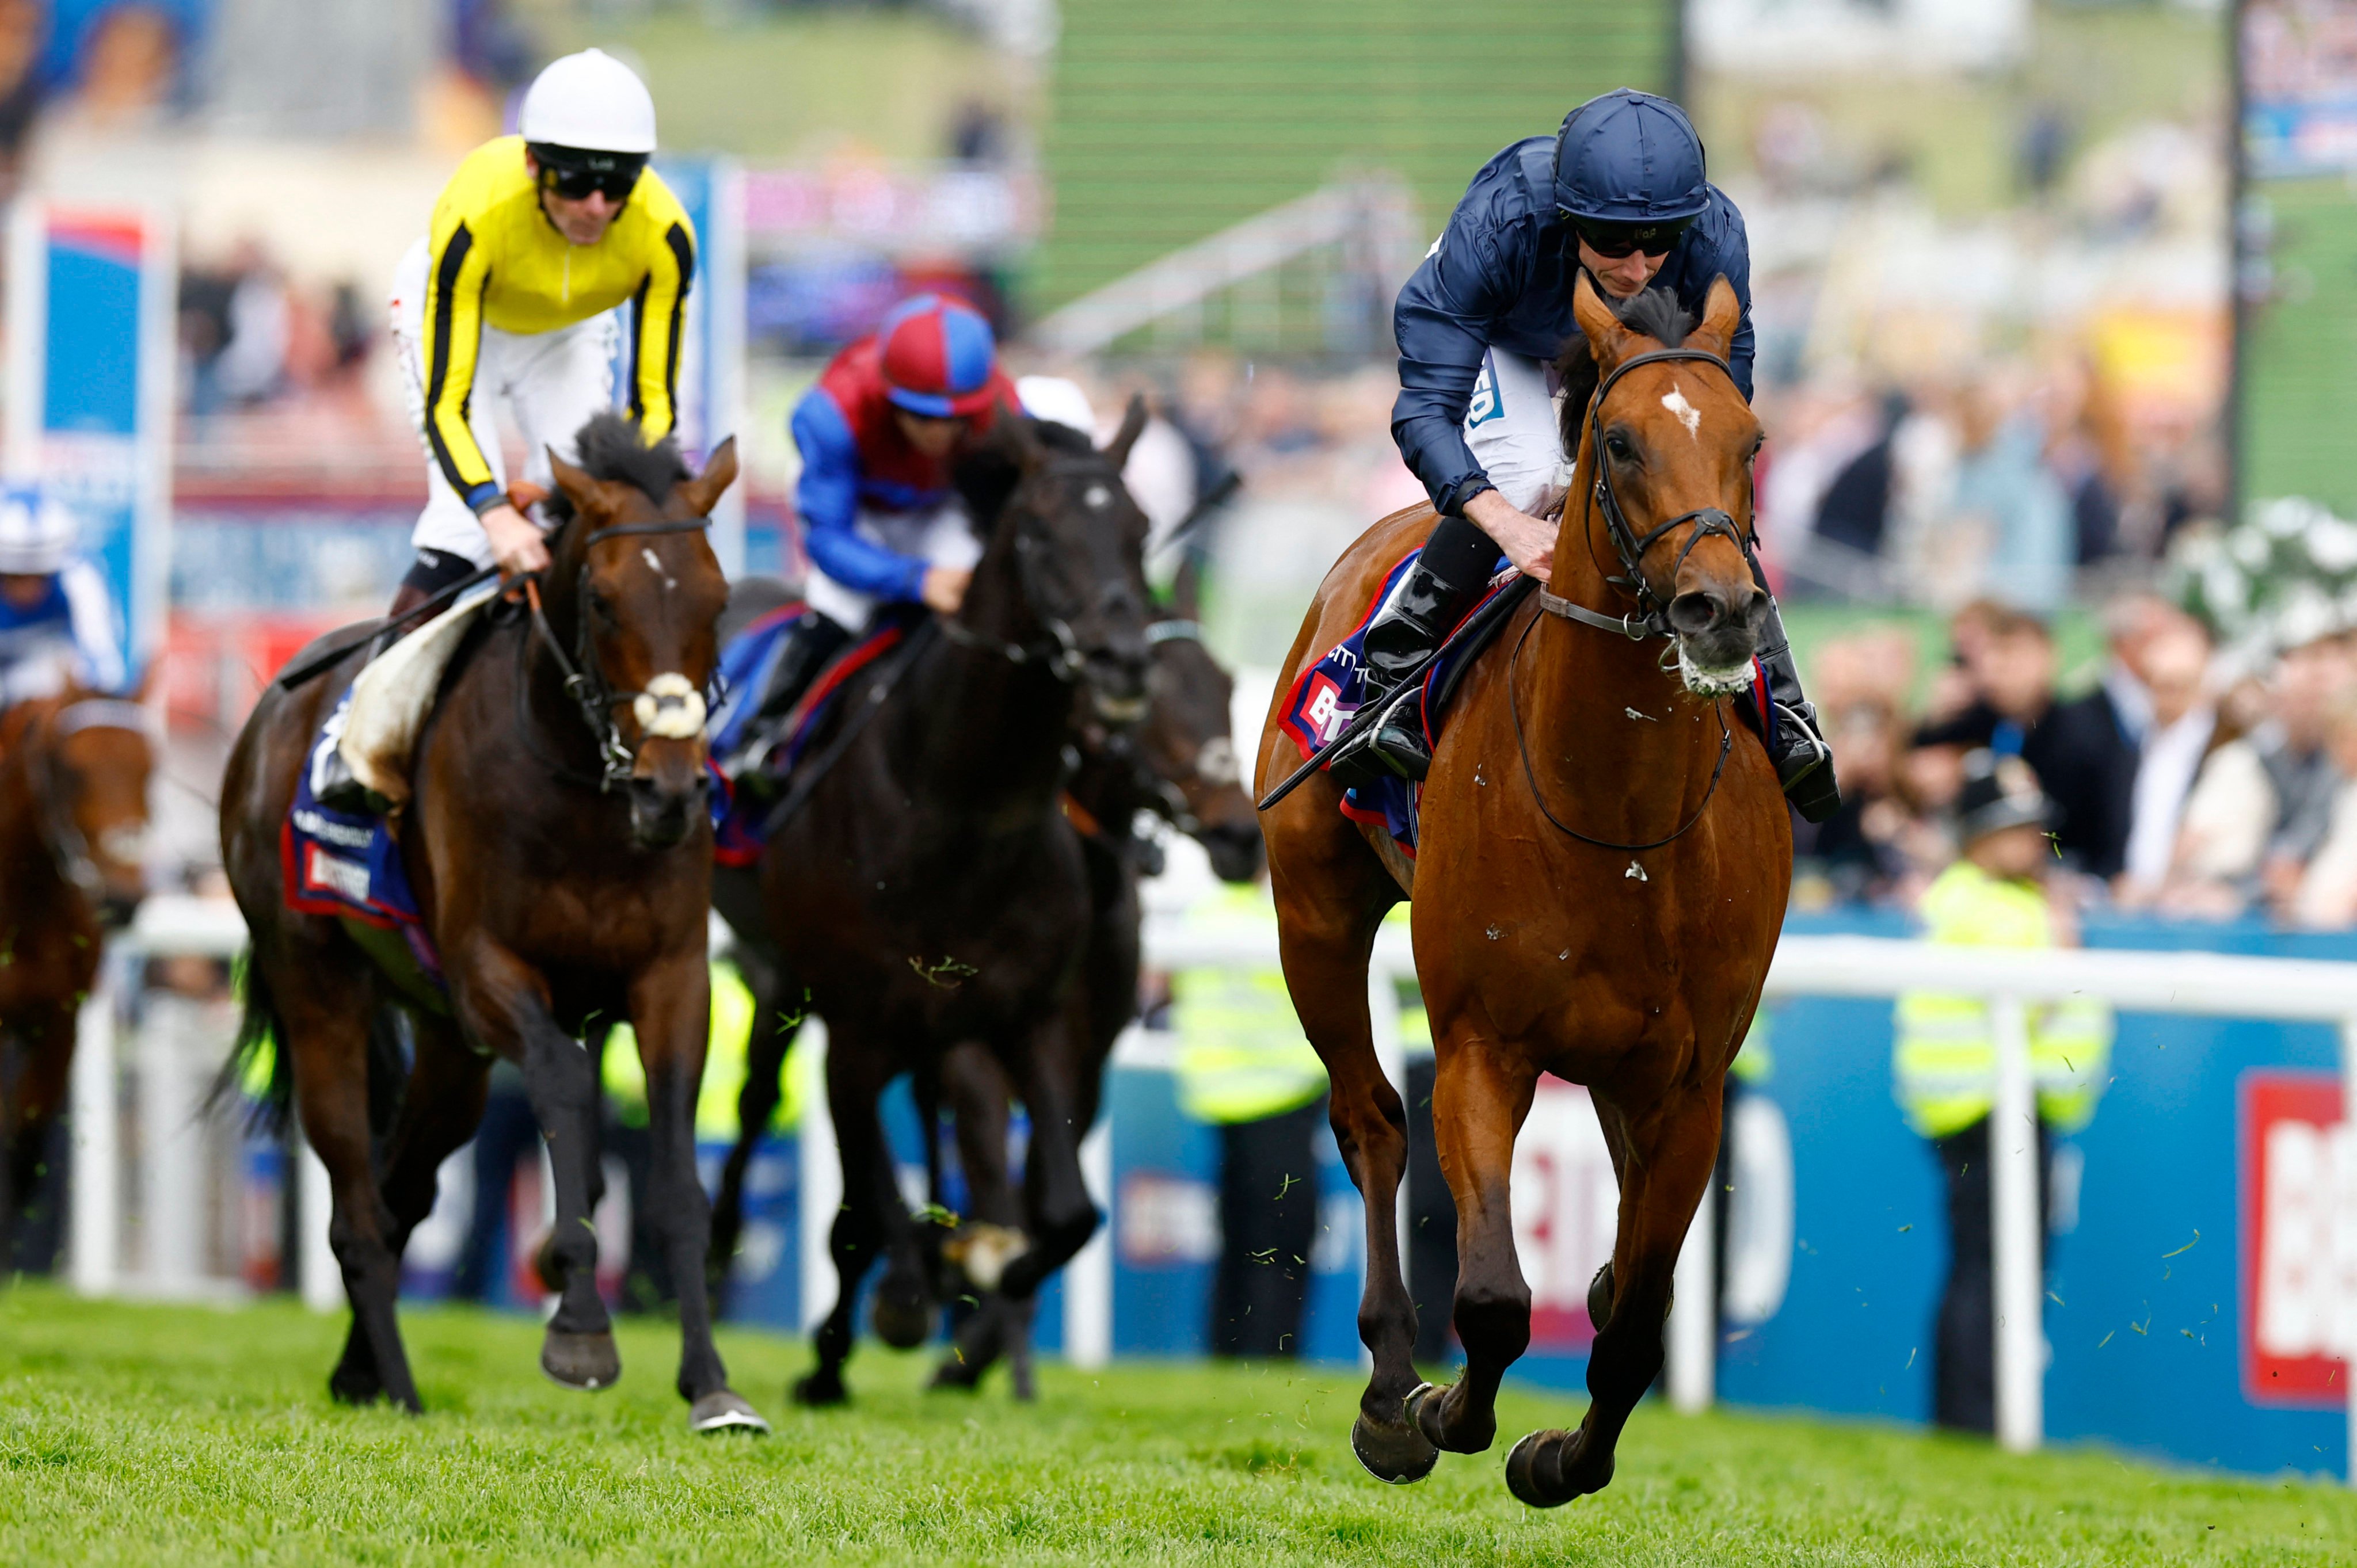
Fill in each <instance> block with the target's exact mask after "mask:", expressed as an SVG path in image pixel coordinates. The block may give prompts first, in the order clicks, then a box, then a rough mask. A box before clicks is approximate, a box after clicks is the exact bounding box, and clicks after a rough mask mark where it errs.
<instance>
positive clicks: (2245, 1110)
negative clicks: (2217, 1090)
mask: <svg viewBox="0 0 2357 1568" xmlns="http://www.w3.org/2000/svg"><path fill="white" fill-rule="evenodd" d="M2241 1101H2242V1104H2241V1118H2240V1119H2241V1128H2240V1132H2241V1140H2240V1142H2241V1156H2240V1165H2241V1187H2242V1195H2241V1196H2242V1232H2243V1246H2242V1254H2243V1255H2242V1276H2243V1314H2242V1318H2243V1331H2242V1340H2243V1347H2242V1348H2243V1383H2244V1392H2245V1393H2247V1394H2248V1396H2249V1397H2250V1399H2251V1401H2252V1402H2254V1403H2257V1404H2288V1405H2330V1406H2338V1405H2340V1404H2342V1403H2344V1402H2346V1401H2347V1399H2348V1381H2347V1380H2348V1376H2349V1363H2350V1359H2351V1358H2352V1354H2357V1127H2352V1125H2351V1124H2350V1123H2349V1122H2348V1120H2347V1119H2346V1117H2345V1115H2344V1104H2343V1101H2342V1097H2341V1080H2340V1079H2339V1078H2337V1077H2335V1076H2333V1075H2332V1074H2330V1073H2319V1072H2290V1071H2276V1070H2267V1071H2254V1072H2247V1073H2244V1075H2243V1079H2242V1094H2241Z"/></svg>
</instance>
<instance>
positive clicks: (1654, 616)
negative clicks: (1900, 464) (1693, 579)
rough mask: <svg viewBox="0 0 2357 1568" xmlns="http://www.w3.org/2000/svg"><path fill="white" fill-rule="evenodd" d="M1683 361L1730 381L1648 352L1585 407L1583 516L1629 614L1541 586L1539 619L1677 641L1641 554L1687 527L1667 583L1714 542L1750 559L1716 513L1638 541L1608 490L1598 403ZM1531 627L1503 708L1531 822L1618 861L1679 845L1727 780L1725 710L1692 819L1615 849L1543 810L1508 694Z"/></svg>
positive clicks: (1515, 656)
mask: <svg viewBox="0 0 2357 1568" xmlns="http://www.w3.org/2000/svg"><path fill="white" fill-rule="evenodd" d="M1671 360H1696V361H1699V362H1701V363H1703V364H1706V365H1716V366H1717V367H1718V369H1719V371H1721V372H1722V373H1723V374H1725V375H1726V376H1727V379H1728V380H1730V381H1732V380H1733V379H1734V376H1735V371H1734V370H1733V369H1732V368H1731V367H1730V366H1729V365H1728V364H1727V361H1726V360H1723V359H1721V358H1719V356H1717V354H1714V353H1711V352H1710V351H1708V350H1707V349H1653V350H1652V352H1650V353H1644V354H1636V355H1632V356H1631V357H1630V358H1629V359H1626V360H1621V361H1620V363H1619V364H1618V365H1615V366H1613V367H1612V371H1611V373H1610V374H1609V375H1607V376H1606V377H1605V378H1604V379H1603V381H1600V382H1598V385H1597V388H1596V395H1595V396H1594V397H1592V398H1590V399H1589V400H1588V404H1587V451H1588V461H1589V462H1591V463H1593V464H1594V465H1595V466H1596V483H1595V486H1594V487H1593V488H1592V489H1590V490H1589V492H1588V496H1589V507H1590V509H1591V512H1595V511H1600V512H1602V513H1603V514H1604V530H1605V533H1606V535H1607V536H1608V537H1609V538H1610V540H1611V541H1612V550H1613V553H1614V554H1616V555H1618V556H1619V557H1620V575H1618V576H1615V575H1611V574H1609V573H1607V574H1606V575H1605V578H1604V581H1605V582H1606V583H1607V584H1608V585H1610V586H1611V587H1614V588H1617V589H1619V590H1620V592H1621V593H1623V594H1626V595H1628V596H1630V597H1631V598H1633V599H1635V600H1636V601H1637V607H1636V609H1634V610H1633V611H1631V612H1629V613H1627V614H1624V615H1621V616H1618V617H1614V616H1609V615H1606V614H1604V613H1603V612H1602V611H1600V610H1592V609H1589V608H1588V607H1587V606H1585V605H1579V604H1574V603H1573V602H1572V601H1571V600H1569V599H1567V598H1565V597H1563V596H1561V595H1558V594H1555V593H1552V592H1550V591H1549V590H1548V589H1547V587H1546V585H1544V584H1541V585H1539V607H1540V608H1541V609H1543V610H1544V611H1545V612H1546V613H1547V614H1549V615H1552V616H1557V617H1560V618H1563V619H1565V620H1570V621H1577V622H1578V623H1579V624H1580V625H1582V626H1590V627H1594V628H1597V629H1598V630H1599V631H1610V632H1618V633H1620V635H1621V636H1623V637H1625V638H1627V639H1629V640H1630V641H1631V642H1642V641H1644V640H1646V639H1649V638H1662V639H1672V640H1674V639H1675V638H1676V635H1677V634H1676V632H1675V631H1674V630H1673V629H1672V628H1671V627H1670V624H1669V615H1668V607H1667V606H1666V605H1665V604H1663V602H1662V598H1661V596H1659V595H1658V594H1656V593H1655V592H1654V591H1653V588H1652V584H1651V582H1650V581H1648V580H1647V578H1646V576H1645V572H1644V567H1643V564H1642V563H1643V561H1644V558H1645V553H1646V552H1647V551H1648V550H1651V549H1652V547H1653V546H1654V545H1655V544H1657V543H1659V542H1661V540H1662V539H1663V536H1664V535H1666V534H1668V533H1669V532H1670V531H1671V530H1673V529H1675V528H1679V527H1682V526H1684V525H1685V524H1687V523H1692V524H1693V525H1694V532H1692V533H1691V534H1690V535H1689V536H1688V537H1687V539H1686V542H1685V544H1684V547H1683V548H1681V549H1680V550H1679V551H1678V558H1677V560H1676V561H1674V562H1673V563H1672V564H1671V566H1670V576H1671V579H1672V581H1673V582H1674V581H1675V580H1676V577H1677V572H1678V568H1679V567H1681V566H1684V564H1685V563H1686V557H1687V556H1689V555H1691V554H1693V553H1694V551H1695V545H1697V544H1700V543H1701V542H1703V541H1704V540H1705V539H1707V538H1710V537H1711V536H1712V535H1714V534H1715V535H1717V536H1718V537H1720V538H1722V539H1726V540H1727V541H1729V542H1732V543H1733V544H1734V545H1735V547H1736V548H1737V549H1738V550H1740V551H1742V552H1743V554H1744V559H1745V560H1747V561H1749V559H1750V558H1751V550H1750V546H1749V543H1748V542H1746V540H1745V539H1744V535H1743V531H1742V529H1741V528H1739V527H1738V525H1737V523H1736V521H1735V520H1734V519H1733V518H1732V517H1729V516H1728V515H1727V513H1726V512H1725V511H1724V510H1721V509H1719V508H1717V507H1697V508H1695V510H1692V511H1683V512H1680V513H1679V514H1678V515H1677V516H1675V517H1674V518H1671V519H1670V520H1669V521H1667V522H1663V523H1660V524H1657V525H1655V526H1654V527H1652V528H1651V529H1648V530H1647V531H1646V532H1643V533H1639V532H1637V531H1636V530H1635V529H1634V528H1632V527H1631V526H1630V524H1629V518H1628V514H1627V513H1626V512H1624V511H1622V510H1620V496H1619V494H1618V493H1616V492H1615V491H1614V489H1613V488H1612V473H1611V467H1610V465H1609V464H1608V463H1607V462H1606V461H1605V460H1604V457H1605V453H1604V400H1605V399H1606V398H1607V397H1608V396H1609V395H1610V393H1611V391H1612V389H1613V387H1614V386H1615V385H1617V384H1618V383H1619V381H1620V378H1621V377H1622V376H1625V375H1627V374H1628V373H1629V372H1630V371H1633V370H1635V369H1636V368H1637V367H1638V366H1640V365H1658V364H1662V363H1663V362H1665V361H1671ZM1583 532H1585V531H1583ZM1536 625H1538V618H1537V617H1536V616H1533V617H1532V618H1530V619H1528V620H1526V621H1524V622H1523V629H1522V634H1521V635H1520V636H1518V637H1516V638H1515V639H1514V650H1513V652H1512V653H1511V654H1509V655H1508V656H1507V660H1506V708H1507V711H1508V713H1509V714H1512V718H1513V724H1514V746H1515V747H1516V749H1517V750H1519V751H1520V752H1521V754H1522V758H1523V780H1524V781H1525V782H1526V783H1527V784H1528V785H1529V786H1530V791H1531V800H1533V802H1534V803H1535V804H1536V805H1537V807H1538V809H1539V814H1540V815H1541V816H1543V817H1544V818H1545V819H1546V820H1547V823H1548V825H1549V826H1550V827H1553V828H1554V829H1555V831H1556V832H1559V833H1562V834H1564V835H1565V836H1566V837H1568V838H1574V839H1577V840H1578V841H1579V842H1580V843H1585V844H1593V845H1594V846H1596V847H1597V848H1598V849H1609V850H1612V851H1615V852H1617V853H1620V854H1634V853H1637V852H1640V851H1643V850H1649V849H1659V848H1661V847H1662V846H1663V844H1666V843H1674V841H1676V840H1678V839H1681V838H1683V837H1684V836H1685V834H1686V832H1687V831H1688V830H1689V829H1691V828H1693V826H1694V825H1695V823H1696V822H1701V821H1702V816H1703V813H1704V812H1705V811H1708V810H1710V802H1711V800H1712V799H1713V798H1714V797H1716V796H1717V793H1718V782H1719V779H1721V778H1723V777H1724V776H1725V775H1726V772H1727V754H1728V753H1729V752H1731V751H1732V750H1733V749H1734V746H1735V732H1734V731H1733V730H1732V729H1730V728H1729V727H1728V725H1727V709H1726V705H1725V704H1724V703H1712V704H1711V710H1712V712H1714V713H1716V714H1717V715H1718V760H1717V763H1716V764H1715V765H1714V766H1713V767H1712V768H1711V770H1710V784H1709V786H1708V788H1706V789H1704V790H1703V795H1702V801H1701V803H1700V804H1699V805H1697V806H1695V809H1694V814H1693V815H1692V816H1690V817H1688V818H1687V819H1686V820H1685V821H1684V822H1681V823H1679V824H1678V826H1677V827H1676V828H1675V829H1674V830H1672V831H1671V832H1667V833H1665V834H1663V836H1662V837H1660V838H1657V839H1649V840H1647V841H1645V842H1644V843H1619V842H1617V841H1615V840H1612V839H1600V838H1595V837H1592V836H1591V835H1589V834H1587V833H1584V832H1580V831H1579V830H1578V829H1577V828H1575V827H1573V826H1572V825H1571V824H1569V823H1568V822H1565V821H1564V820H1563V819H1562V818H1560V817H1558V816H1556V815H1555V810H1554V808H1553V807H1551V806H1549V805H1548V804H1547V802H1546V796H1545V795H1544V793H1542V792H1541V790H1540V789H1539V779H1538V769H1537V768H1536V767H1535V766H1534V764H1533V763H1532V761H1531V745H1530V738H1529V736H1528V735H1527V734H1526V733H1525V732H1524V730H1523V710H1522V702H1521V699H1520V698H1519V697H1517V696H1516V695H1515V692H1514V666H1515V664H1516V663H1518V662H1519V661H1520V660H1521V659H1522V656H1523V643H1525V642H1527V641H1529V640H1530V635H1531V628H1533V627H1534V626H1536Z"/></svg>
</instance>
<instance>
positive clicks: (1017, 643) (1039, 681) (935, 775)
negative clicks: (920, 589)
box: [900, 537, 1072, 822]
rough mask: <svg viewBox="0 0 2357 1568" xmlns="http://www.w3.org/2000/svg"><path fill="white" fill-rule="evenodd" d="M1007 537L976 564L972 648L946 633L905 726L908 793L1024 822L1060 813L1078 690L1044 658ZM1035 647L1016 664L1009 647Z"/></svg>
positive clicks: (969, 621)
mask: <svg viewBox="0 0 2357 1568" xmlns="http://www.w3.org/2000/svg"><path fill="white" fill-rule="evenodd" d="M966 606H967V607H966V611H965V615H964V618H963V621H962V623H961V624H962V626H963V629H964V631H966V632H967V633H970V634H971V636H972V638H973V639H974V645H968V644H967V643H964V642H960V641H953V640H951V639H949V638H948V637H947V635H946V633H945V634H944V636H943V639H942V647H941V649H940V650H938V652H937V653H936V655H935V657H934V659H933V660H932V663H933V669H932V670H931V671H929V672H928V673H929V675H930V677H931V678H930V679H928V680H927V681H926V682H925V684H926V687H927V691H926V698H927V700H926V701H924V702H922V703H911V704H909V708H908V710H907V712H906V716H905V719H904V723H903V725H902V728H901V732H900V733H901V737H902V740H903V743H904V744H903V746H902V747H901V748H900V749H901V753H902V755H903V757H906V758H907V759H908V767H907V768H906V769H905V772H904V776H905V777H906V779H907V780H908V784H909V792H910V794H911V795H913V796H917V797H919V798H930V799H931V800H935V801H936V802H938V803H940V804H942V805H943V806H945V807H947V808H949V809H950V810H951V811H952V812H954V813H957V814H960V815H973V816H976V817H993V818H999V819H1003V820H1012V821H1018V822H1019V821H1021V820H1023V819H1024V818H1026V817H1027V816H1028V815H1029V814H1030V813H1031V812H1032V811H1033V809H1034V808H1036V809H1037V811H1038V812H1039V814H1042V815H1044V814H1045V813H1046V812H1047V811H1050V810H1053V809H1054V807H1055V805H1056V801H1057V798H1058V796H1059V794H1060V791H1061V790H1062V789H1063V786H1064V781H1065V779H1064V748H1065V746H1066V744H1067V743H1068V742H1069V740H1070V739H1071V707H1072V694H1071V687H1069V686H1067V685H1066V684H1064V682H1061V681H1060V680H1059V679H1057V677H1056V676H1055V675H1054V674H1053V673H1052V672H1051V671H1049V669H1048V668H1047V666H1046V664H1045V663H1044V662H1043V661H1042V660H1040V659H1039V658H1038V657H1037V656H1036V655H1037V650H1039V648H1040V646H1041V643H1042V633H1041V631H1040V629H1039V627H1038V626H1037V625H1035V624H1034V623H1033V620H1032V618H1031V616H1030V614H1029V612H1028V610H1027V609H1026V608H1025V607H1024V603H1023V595H1022V585H1021V584H1020V583H1019V582H1018V581H1017V574H1016V571H1015V563H1014V559H1013V556H1012V553H1011V552H1010V551H1009V550H1008V549H1007V548H1006V540H1005V539H1004V538H1003V537H1002V538H1001V539H999V540H996V541H994V542H993V544H992V547H991V550H990V552H989V553H987V554H985V556H984V558H983V561H982V563H981V564H980V565H979V566H977V567H976V569H975V572H974V581H973V583H972V585H970V587H969V589H968V592H967V596H966ZM1014 647H1020V648H1027V649H1029V650H1033V654H1034V656H1033V657H1029V658H1027V659H1024V660H1021V661H1019V662H1018V661H1017V660H1013V659H1010V658H1008V657H1007V656H1006V653H1005V652H1004V651H1002V649H1005V648H1014Z"/></svg>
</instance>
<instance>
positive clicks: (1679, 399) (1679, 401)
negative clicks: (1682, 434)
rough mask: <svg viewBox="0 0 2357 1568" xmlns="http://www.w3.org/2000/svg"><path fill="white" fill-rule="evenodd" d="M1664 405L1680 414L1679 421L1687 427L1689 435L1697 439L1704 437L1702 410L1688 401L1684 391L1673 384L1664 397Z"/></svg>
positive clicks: (1672, 411)
mask: <svg viewBox="0 0 2357 1568" xmlns="http://www.w3.org/2000/svg"><path fill="white" fill-rule="evenodd" d="M1662 406H1663V408H1666V409H1668V410H1669V411H1670V412H1671V413H1674V414H1676V415H1677V416H1678V423H1679V424H1683V425H1684V426H1685V427H1686V434H1687V435H1691V436H1693V437H1694V438H1695V440H1697V441H1699V440H1701V439H1702V410H1700V409H1698V408H1696V407H1695V405H1694V404H1692V403H1688V402H1687V401H1686V394H1685V393H1684V392H1681V391H1679V390H1678V389H1677V388H1676V387H1675V386H1672V387H1671V388H1670V390H1669V393H1668V395H1667V396H1665V397H1663V399H1662Z"/></svg>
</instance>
